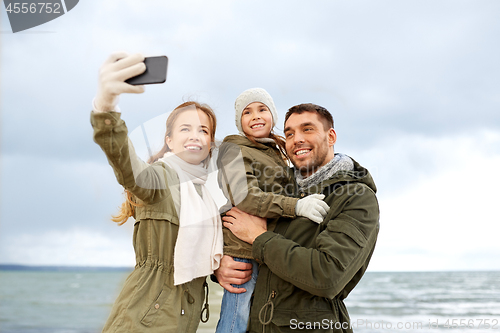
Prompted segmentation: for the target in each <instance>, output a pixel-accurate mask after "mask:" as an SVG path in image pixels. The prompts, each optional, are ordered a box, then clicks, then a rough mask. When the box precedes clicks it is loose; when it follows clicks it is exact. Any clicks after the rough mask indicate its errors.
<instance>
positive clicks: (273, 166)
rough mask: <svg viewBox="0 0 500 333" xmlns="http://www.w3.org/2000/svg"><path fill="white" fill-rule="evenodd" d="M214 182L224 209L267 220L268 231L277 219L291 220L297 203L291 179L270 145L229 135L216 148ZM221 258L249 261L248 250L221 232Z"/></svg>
mask: <svg viewBox="0 0 500 333" xmlns="http://www.w3.org/2000/svg"><path fill="white" fill-rule="evenodd" d="M217 168H218V169H219V173H218V181H219V186H220V188H221V189H222V191H223V193H224V195H225V196H226V198H228V199H229V202H228V205H227V206H226V209H224V208H223V209H222V210H223V211H224V210H229V209H230V208H231V206H236V207H238V208H239V209H241V210H242V211H244V212H246V213H248V214H251V215H255V216H260V217H264V218H269V219H273V220H269V221H268V222H269V228H270V229H272V228H273V226H274V224H275V222H276V220H277V218H279V217H282V216H284V217H295V206H296V204H297V201H298V199H297V198H294V197H292V196H293V194H294V193H295V185H294V182H293V176H292V174H291V172H290V170H289V168H288V166H287V165H286V163H285V161H284V160H283V158H282V157H281V153H280V152H279V150H278V149H277V148H276V145H275V144H274V142H272V143H269V144H263V143H255V142H252V141H250V140H249V139H248V138H247V137H245V136H242V135H229V136H227V137H225V138H224V141H223V143H222V144H221V146H220V147H219V155H218V158H217ZM223 234H224V254H226V255H230V256H233V257H238V258H247V259H253V256H252V246H251V245H250V244H248V243H246V242H244V241H242V240H240V239H238V238H237V237H236V236H235V235H233V233H232V232H231V231H230V230H229V229H227V228H226V227H224V228H223Z"/></svg>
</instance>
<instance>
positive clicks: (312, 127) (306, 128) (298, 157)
mask: <svg viewBox="0 0 500 333" xmlns="http://www.w3.org/2000/svg"><path fill="white" fill-rule="evenodd" d="M284 132H285V138H286V153H287V155H288V157H289V158H290V160H291V161H292V163H293V165H294V166H295V168H297V169H298V170H300V172H301V174H302V176H303V177H309V176H310V175H312V174H313V173H315V172H316V171H317V170H318V168H320V167H322V166H323V165H325V164H326V163H328V162H330V160H331V159H332V158H333V156H334V152H333V145H334V144H335V141H336V140H337V135H336V133H335V131H334V130H333V128H330V129H328V130H327V131H325V128H324V127H323V123H322V122H321V120H320V118H319V115H318V114H317V113H316V112H303V113H302V114H298V113H294V114H292V115H291V116H290V117H289V118H288V120H287V121H286V123H285V131H284Z"/></svg>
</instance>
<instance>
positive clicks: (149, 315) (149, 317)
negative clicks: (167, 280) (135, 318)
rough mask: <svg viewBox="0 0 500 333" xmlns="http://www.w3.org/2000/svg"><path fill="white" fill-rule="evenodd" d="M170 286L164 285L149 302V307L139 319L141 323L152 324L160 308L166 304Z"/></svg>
mask: <svg viewBox="0 0 500 333" xmlns="http://www.w3.org/2000/svg"><path fill="white" fill-rule="evenodd" d="M171 291H172V290H171V289H170V288H166V287H164V288H163V289H162V290H161V291H160V293H159V294H158V296H157V297H156V298H155V299H154V300H153V302H151V304H150V306H149V308H148V309H147V311H146V313H145V314H144V316H143V317H142V319H141V324H143V325H144V326H148V327H150V326H152V325H153V324H154V322H155V321H156V319H157V318H158V315H159V312H160V311H161V310H162V308H163V307H164V306H166V303H167V300H168V297H169V296H170V293H171Z"/></svg>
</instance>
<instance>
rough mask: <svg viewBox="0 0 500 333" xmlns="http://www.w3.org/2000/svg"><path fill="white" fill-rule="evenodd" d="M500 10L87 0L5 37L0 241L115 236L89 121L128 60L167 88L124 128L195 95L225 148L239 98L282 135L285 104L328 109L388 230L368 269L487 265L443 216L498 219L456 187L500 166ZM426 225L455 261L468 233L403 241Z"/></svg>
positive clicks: (114, 202) (129, 114)
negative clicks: (139, 59) (255, 91)
mask: <svg viewBox="0 0 500 333" xmlns="http://www.w3.org/2000/svg"><path fill="white" fill-rule="evenodd" d="M499 11H500V3H499V2H497V1H483V2H481V3H471V2H468V1H440V2H438V3H437V2H436V3H433V2H423V3H422V2H417V1H410V2H400V1H384V2H372V1H352V2H342V1H335V2H331V1H319V2H315V3H307V4H306V3H304V2H301V1H289V2H287V3H286V5H280V4H275V3H269V2H265V1H252V2H245V1H218V2H216V3H208V2H204V1H186V2H179V1H163V2H158V1H155V2H153V1H146V2H137V1H132V0H128V1H118V0H109V1H104V2H89V1H87V2H80V3H79V5H78V6H77V7H75V9H74V10H72V11H71V12H69V13H68V14H66V15H64V16H63V17H61V18H59V19H57V20H54V21H51V22H49V23H47V24H45V25H43V26H40V30H39V31H40V33H37V31H35V30H37V29H35V30H33V33H23V34H21V33H20V34H7V33H5V34H2V35H1V39H2V40H1V42H2V48H1V58H2V68H1V79H2V86H1V90H2V91H1V92H2V96H1V108H2V134H1V135H2V151H1V156H2V182H1V183H2V209H1V216H2V225H1V228H2V230H1V231H2V232H1V233H0V237H1V238H2V241H4V240H7V239H15V237H17V236H19V235H28V236H25V237H28V238H25V240H24V241H23V240H22V239H20V240H18V243H15V244H18V245H19V244H26V243H28V241H31V240H33V241H34V238H29V237H35V234H37V233H38V234H40V235H42V234H43V233H44V232H47V233H49V232H64V233H67V236H68V237H70V238H71V237H73V238H72V239H75V241H77V242H81V241H82V240H83V238H84V237H87V236H88V235H89V234H88V232H89V231H88V230H87V229H83V231H81V232H82V235H87V236H82V238H81V239H78V237H79V236H76V234H78V233H79V232H80V229H78V228H83V226H85V228H90V229H91V230H92V231H93V232H95V233H96V234H97V235H108V231H110V230H111V229H108V228H112V227H114V225H113V224H112V223H110V222H108V223H110V224H108V223H105V222H104V221H108V219H109V215H110V214H112V213H114V212H115V211H116V208H117V207H118V206H119V204H120V203H121V200H122V199H123V197H122V195H121V192H122V189H121V187H120V186H119V185H118V184H117V183H116V181H115V178H114V175H113V172H112V170H111V168H110V167H109V166H108V165H107V162H106V159H105V157H104V155H103V154H102V152H101V151H100V149H99V147H97V145H95V144H94V143H93V142H92V139H91V136H92V130H91V126H90V124H89V112H90V108H91V100H92V98H93V96H94V95H95V92H96V90H97V76H98V69H99V67H100V66H101V64H102V62H103V61H104V60H105V59H106V58H107V57H108V55H109V54H110V53H111V52H113V51H118V50H125V51H128V52H143V53H145V54H146V55H159V54H166V55H167V56H168V57H169V59H170V64H169V69H168V77H167V82H166V83H165V84H163V85H158V86H148V87H147V89H146V93H145V94H143V95H127V96H121V98H120V106H121V108H122V111H123V119H125V121H126V122H127V125H128V127H129V129H130V130H133V129H135V128H137V127H138V126H140V125H141V124H143V123H146V122H148V120H150V119H153V118H154V117H156V116H157V115H159V114H163V113H166V112H169V111H171V110H172V109H173V108H175V107H176V106H177V105H179V104H180V103H182V102H183V101H184V100H186V99H197V100H199V101H201V102H206V103H208V104H209V105H211V106H212V107H213V108H214V109H215V110H216V113H217V116H218V121H219V123H218V125H219V126H218V132H217V138H219V139H222V138H223V137H224V136H226V135H228V134H233V133H235V132H236V127H235V125H234V111H233V110H234V106H233V105H234V100H235V98H236V97H237V96H238V94H239V93H241V92H242V91H243V90H245V89H247V88H250V87H258V86H261V87H264V88H265V89H266V90H268V91H269V92H270V93H271V95H272V96H273V98H274V100H275V103H276V105H277V107H278V113H279V119H280V121H279V126H278V128H281V129H282V128H283V125H282V120H283V119H284V115H285V112H286V110H287V109H288V108H289V107H290V106H292V105H295V104H298V103H303V102H314V103H317V104H320V105H323V106H325V107H327V109H329V110H330V111H332V113H333V115H334V118H335V124H336V130H337V133H338V134H339V139H338V142H337V145H336V148H337V149H338V151H341V152H345V153H348V154H350V155H352V156H353V157H354V158H355V159H357V160H359V162H360V163H361V164H363V165H365V166H367V167H368V168H369V169H370V170H371V171H372V172H373V173H374V177H375V181H376V182H377V185H378V187H379V197H380V199H381V207H382V217H383V220H382V230H381V240H380V241H379V247H378V252H376V255H375V257H374V265H372V266H374V267H387V265H388V264H387V263H391V262H392V259H391V256H395V257H394V258H393V259H394V260H396V259H397V260H398V261H395V262H398V265H400V266H398V267H404V262H405V260H408V259H412V260H413V259H415V260H417V261H415V262H421V265H420V264H415V265H414V266H411V265H408V266H411V267H420V268H422V269H425V267H438V266H439V265H438V263H439V260H438V259H437V258H441V259H443V260H444V259H447V260H448V261H447V262H448V263H449V267H463V265H465V262H466V260H467V258H469V257H470V256H473V255H474V253H476V255H477V256H479V257H481V258H486V256H485V253H488V251H490V250H491V252H490V253H496V252H495V251H496V249H497V248H496V247H495V246H493V248H491V249H490V248H486V247H482V246H483V245H484V244H486V243H484V242H483V241H481V240H480V239H479V237H478V236H477V235H476V234H475V233H474V234H470V235H466V234H465V232H464V231H463V230H465V227H460V228H457V230H454V229H453V228H451V225H450V223H451V222H450V221H451V220H450V219H451V218H453V219H454V220H456V221H459V222H457V223H462V224H464V223H467V221H470V220H471V219H473V218H475V215H474V214H473V212H474V211H475V210H474V209H473V208H471V207H474V208H476V207H477V208H478V209H477V211H478V214H479V215H478V216H480V217H481V221H486V220H487V219H488V218H489V219H490V220H491V218H492V217H494V215H492V214H493V213H492V208H491V207H494V205H493V204H492V203H491V202H490V198H492V197H494V194H493V192H491V191H492V190H491V189H490V188H489V187H488V184H490V185H495V186H496V185H498V184H497V183H495V179H494V177H491V176H487V180H485V181H482V182H481V181H477V182H472V184H470V182H468V183H467V186H466V187H467V188H468V190H472V191H473V192H474V193H483V198H482V199H480V197H481V196H480V195H477V196H476V197H473V198H470V199H469V201H467V200H466V199H465V198H464V195H463V193H462V191H463V190H464V189H463V187H464V186H459V185H457V184H458V183H459V182H457V184H455V183H454V181H456V180H457V179H460V180H461V179H463V178H466V179H472V178H471V177H470V174H475V175H478V173H479V172H484V174H488V175H489V174H490V173H491V170H495V169H494V168H495V167H496V168H497V167H498V162H497V158H498V156H499V155H500V152H499V150H498V147H499V145H498V143H499V142H498V133H499V132H500V127H499V126H500V118H499V117H500V114H499V113H498V109H499V108H500V93H499V91H500V81H499V80H498V77H500V67H499V66H498V61H497V60H496V59H497V58H498V54H499V52H500V46H499V45H498V43H497V42H496V39H497V38H496V34H495V32H496V31H498V29H499V24H500V23H499V21H498V19H497V17H498V13H499ZM5 17H6V16H5V14H4V13H3V12H2V18H5ZM5 27H8V25H6V22H5V19H4V22H2V29H4V28H5ZM42 27H43V28H42ZM42 31H51V33H42ZM160 141H161V140H160ZM152 144H153V145H159V143H156V141H155V142H154V143H153V142H152ZM478 170H479V171H478ZM481 170H482V171H481ZM467 177H469V178H467ZM481 177H484V176H481ZM462 183H463V181H462ZM443 188H445V189H449V190H446V192H447V197H446V198H444V199H443V198H441V197H440V196H439V195H438V193H439V192H440V191H441V192H442V191H444V190H443ZM429 189H439V190H433V191H431V192H430V193H429ZM438 203H440V204H441V205H442V206H443V207H446V208H447V212H446V209H441V208H440V207H441V206H440V205H439V204H438ZM485 203H487V205H485ZM459 211H460V212H462V213H457V212H459ZM408 212H412V214H409V213H408ZM426 213H429V214H426ZM430 215H432V216H433V219H434V218H435V219H436V220H435V221H434V222H430V221H431V220H430V219H429V216H430ZM432 223H433V224H432ZM471 223H472V222H471ZM474 223H476V222H474ZM477 223H480V224H479V225H478V226H481V227H482V228H488V227H489V224H487V223H486V222H477ZM416 225H418V226H422V227H423V228H421V229H419V228H417V227H416ZM111 226H112V227H111ZM74 228H77V229H74ZM432 228H434V229H436V230H438V231H440V232H444V231H445V230H448V233H450V232H453V233H452V235H453V237H452V238H453V239H454V240H453V239H452V240H447V241H446V242H444V241H442V240H441V242H439V243H442V244H448V243H449V244H452V245H453V247H450V249H455V247H456V245H457V244H458V243H460V242H465V241H466V240H465V238H466V236H469V242H468V243H466V244H470V246H469V247H467V246H461V248H463V249H466V251H465V250H464V251H462V252H456V254H455V257H453V255H452V254H451V253H449V252H447V250H446V248H445V247H438V246H437V245H435V244H434V245H433V244H430V245H429V247H428V248H427V247H426V246H427V244H428V243H426V242H425V241H424V240H420V241H411V242H409V244H405V243H403V242H402V241H400V240H398V239H399V238H398V237H399V235H402V234H404V233H405V232H408V231H407V230H412V231H414V232H415V235H418V236H419V237H424V231H427V230H430V229H432ZM27 230H33V232H32V233H27V234H26V232H28V231H27ZM71 230H78V232H73V231H71ZM112 230H115V229H112ZM449 230H451V231H449ZM30 232H31V231H30ZM71 232H73V234H71ZM110 232H111V231H110ZM103 237H104V236H103ZM106 237H107V236H106ZM106 237H104V238H103V239H101V241H102V244H105V243H106V239H107V240H109V239H108V238H106ZM432 237H434V238H432V240H433V241H437V240H438V239H441V238H440V237H439V236H432ZM46 238H48V236H46ZM98 238H99V237H98V236H96V239H98ZM19 242H21V243H19ZM22 242H24V243H22ZM12 244H14V243H12ZM39 244H42V245H43V244H47V243H44V242H42V241H39ZM474 244H478V245H480V246H479V247H478V248H476V247H475V245H474ZM42 245H40V246H42ZM12 246H14V245H12ZM58 246H59V245H58ZM103 246H104V245H103ZM106 246H108V250H109V249H112V248H113V247H114V246H115V245H110V244H108V245H106ZM60 247H61V248H62V247H63V245H60ZM12 249H14V247H12ZM39 250H40V253H43V250H42V249H41V248H39ZM108 250H106V251H108ZM75 251H76V250H75ZM90 251H93V250H92V249H90ZM109 251H111V250H109ZM396 252H397V253H396ZM32 253H33V256H35V252H32ZM377 253H380V256H381V257H380V258H381V259H377V257H378V254H377ZM47 257H48V256H45V255H44V257H43V258H47ZM396 257H397V258H396ZM431 257H432V258H433V259H432V260H431ZM452 257H453V260H452ZM54 258H55V257H54ZM382 258H384V259H382ZM398 258H399V259H398ZM405 258H406V259H405ZM418 258H426V259H429V261H428V262H429V264H428V265H427V266H426V261H425V260H426V259H418ZM1 260H3V258H2V259H1ZM40 260H42V256H41V257H40ZM44 260H45V259H44ZM61 260H62V259H61ZM379 260H382V261H379ZM419 260H421V261H419ZM33 261H36V259H35V257H33ZM377 262H379V264H377ZM431 262H433V264H430V263H431ZM475 262H476V263H478V262H480V261H479V260H476V261H475ZM483 264H484V265H487V264H488V261H487V260H486V259H484V261H483ZM394 266H397V265H394ZM394 266H391V267H389V268H388V269H392V268H393V267H394ZM443 267H444V266H443ZM471 267H472V266H471ZM482 267H484V266H482Z"/></svg>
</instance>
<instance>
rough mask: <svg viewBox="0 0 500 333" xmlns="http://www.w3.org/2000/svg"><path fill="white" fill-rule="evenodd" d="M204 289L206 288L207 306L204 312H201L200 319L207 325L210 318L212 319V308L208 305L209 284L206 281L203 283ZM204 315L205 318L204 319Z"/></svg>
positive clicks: (204, 307)
mask: <svg viewBox="0 0 500 333" xmlns="http://www.w3.org/2000/svg"><path fill="white" fill-rule="evenodd" d="M203 287H204V288H205V305H204V306H203V310H201V314H200V319H201V322H202V323H206V322H207V321H208V318H210V308H209V305H208V283H207V281H206V280H205V282H203ZM204 313H205V318H203V314H204Z"/></svg>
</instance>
